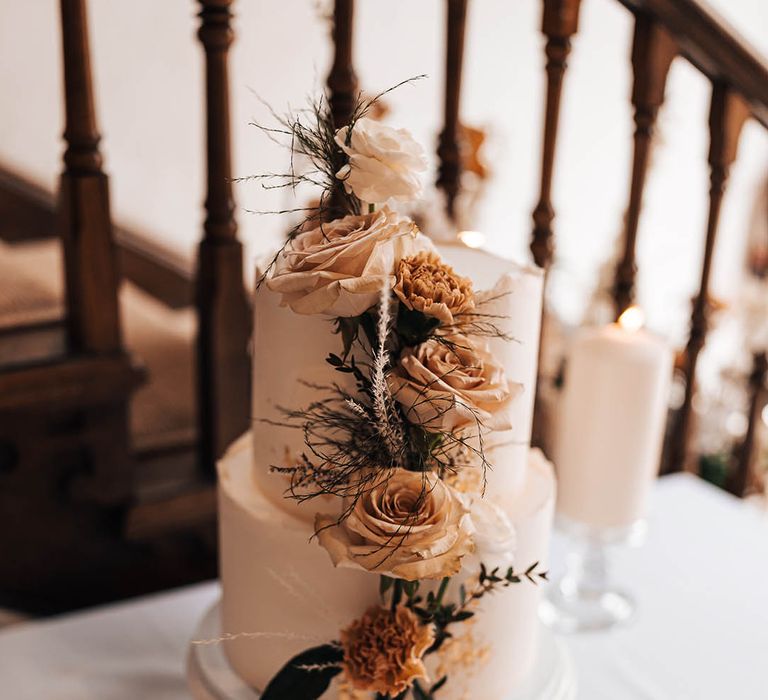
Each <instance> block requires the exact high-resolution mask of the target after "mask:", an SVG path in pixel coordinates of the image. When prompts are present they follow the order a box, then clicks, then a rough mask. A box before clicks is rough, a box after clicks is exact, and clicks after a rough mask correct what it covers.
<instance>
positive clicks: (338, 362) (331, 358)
mask: <svg viewBox="0 0 768 700" xmlns="http://www.w3.org/2000/svg"><path fill="white" fill-rule="evenodd" d="M325 361H326V362H327V363H328V364H329V365H331V367H343V366H344V360H342V359H341V358H340V357H339V356H338V355H335V354H334V353H332V352H329V353H328V357H326V358H325Z"/></svg>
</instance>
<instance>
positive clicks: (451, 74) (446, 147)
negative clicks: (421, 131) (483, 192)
mask: <svg viewBox="0 0 768 700" xmlns="http://www.w3.org/2000/svg"><path fill="white" fill-rule="evenodd" d="M466 23H467V0H448V6H447V33H446V37H447V39H446V51H445V114H444V119H445V123H444V126H443V130H442V132H441V133H440V139H439V142H438V147H437V155H438V158H439V159H440V167H439V170H438V178H437V186H438V187H439V188H440V189H441V190H442V191H443V192H444V193H445V206H446V211H447V213H448V216H449V217H450V218H451V219H452V220H455V216H456V211H455V207H456V197H458V194H459V190H460V188H461V143H460V129H461V123H460V121H459V108H460V105H461V73H462V66H463V63H464V35H465V28H466Z"/></svg>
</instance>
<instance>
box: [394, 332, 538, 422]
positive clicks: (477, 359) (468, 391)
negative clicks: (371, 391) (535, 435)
mask: <svg viewBox="0 0 768 700" xmlns="http://www.w3.org/2000/svg"><path fill="white" fill-rule="evenodd" d="M388 382H389V388H390V391H391V392H392V396H393V397H394V399H395V400H396V401H398V402H399V403H400V404H402V406H403V408H404V409H405V413H406V416H407V417H408V420H410V421H411V422H413V423H416V424H417V425H421V426H423V427H424V428H425V429H427V430H430V431H434V432H442V433H453V432H456V431H462V430H469V431H470V432H474V433H475V434H477V433H480V432H485V431H488V430H508V429H509V428H511V427H512V423H511V416H510V407H511V403H512V400H513V399H514V398H515V397H516V396H517V395H518V394H519V393H520V392H521V391H522V388H523V387H522V384H516V383H513V382H510V381H508V380H507V378H506V376H505V374H504V370H503V369H502V368H501V366H500V365H498V364H497V363H496V362H495V360H494V359H493V357H492V356H491V354H490V353H489V352H488V350H487V349H486V348H485V347H481V346H479V345H476V344H475V343H474V342H473V341H472V340H470V339H469V338H468V337H466V336H463V335H459V334H454V335H448V336H445V337H443V338H441V339H436V338H431V339H429V340H427V341H426V342H424V343H422V344H421V345H418V346H417V347H415V348H406V349H405V350H403V352H402V353H401V355H400V359H399V362H398V364H397V366H396V367H395V368H394V370H393V371H392V373H391V374H390V375H389V377H388Z"/></svg>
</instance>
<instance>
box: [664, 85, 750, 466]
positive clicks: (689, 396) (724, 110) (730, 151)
mask: <svg viewBox="0 0 768 700" xmlns="http://www.w3.org/2000/svg"><path fill="white" fill-rule="evenodd" d="M748 116H749V107H748V106H747V104H746V103H745V102H744V100H743V99H742V98H741V97H739V95H737V94H736V93H735V92H733V91H732V90H731V89H730V88H729V87H728V86H727V85H724V84H722V83H715V84H714V86H713V88H712V102H711V106H710V112H709V134H710V146H709V158H708V162H709V168H710V188H709V215H708V218H707V233H706V239H705V243H704V260H703V263H702V267H701V281H700V283H699V291H698V294H697V295H696V297H695V298H694V300H693V309H692V311H691V326H690V335H689V338H688V344H687V345H686V348H685V355H684V365H683V372H684V376H685V395H684V398H683V404H682V406H681V407H680V409H679V410H678V412H677V415H676V416H675V420H674V423H673V425H672V430H671V431H670V433H669V439H668V442H667V446H666V450H665V453H664V459H663V461H662V473H668V472H674V471H680V470H683V469H691V468H692V465H691V464H690V463H689V459H688V457H689V454H688V444H689V442H690V434H691V417H692V416H691V413H692V404H693V395H694V390H695V383H696V363H697V361H698V358H699V353H700V352H701V349H702V348H703V347H704V343H705V340H706V335H707V326H708V320H709V312H710V302H709V277H710V271H711V268H712V258H713V255H714V250H715V240H716V237H717V227H718V222H719V218H720V208H721V205H722V202H723V195H724V194H725V188H726V184H727V181H728V172H729V169H730V166H731V165H732V164H733V162H734V160H735V159H736V151H737V148H738V143H739V136H740V135H741V130H742V127H743V126H744V122H745V121H746V119H747V117H748Z"/></svg>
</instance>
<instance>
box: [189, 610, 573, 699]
mask: <svg viewBox="0 0 768 700" xmlns="http://www.w3.org/2000/svg"><path fill="white" fill-rule="evenodd" d="M220 635H221V623H220V615H219V603H215V604H214V605H213V606H212V607H211V608H210V609H209V610H208V612H207V613H206V614H205V615H204V616H203V618H202V620H201V621H200V624H199V625H198V626H197V629H196V630H195V634H194V636H193V639H215V638H217V637H219V636H220ZM187 681H188V683H189V689H190V691H191V693H192V697H194V698H195V700H258V697H259V693H258V692H257V691H255V690H254V689H253V688H251V687H250V686H248V685H246V684H245V683H244V682H243V681H242V680H241V679H240V677H239V676H238V675H237V674H236V673H235V672H234V670H233V669H232V667H231V666H230V665H229V662H228V661H227V657H226V654H225V653H224V646H223V644H190V647H189V654H188V657H187ZM575 698H576V672H575V668H574V665H573V660H572V659H571V655H570V653H569V651H568V649H567V648H566V647H565V645H564V644H563V642H562V641H560V639H558V638H557V637H556V636H555V635H554V634H553V633H552V632H551V631H550V630H548V629H547V628H546V627H544V626H542V628H541V630H540V631H539V651H538V654H537V656H536V666H535V667H534V668H533V670H532V672H531V675H530V676H529V677H528V679H527V680H526V682H525V683H524V684H523V685H522V686H521V687H519V688H517V689H516V690H515V692H514V693H511V694H510V695H509V696H508V697H507V698H506V699H505V700H575Z"/></svg>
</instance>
